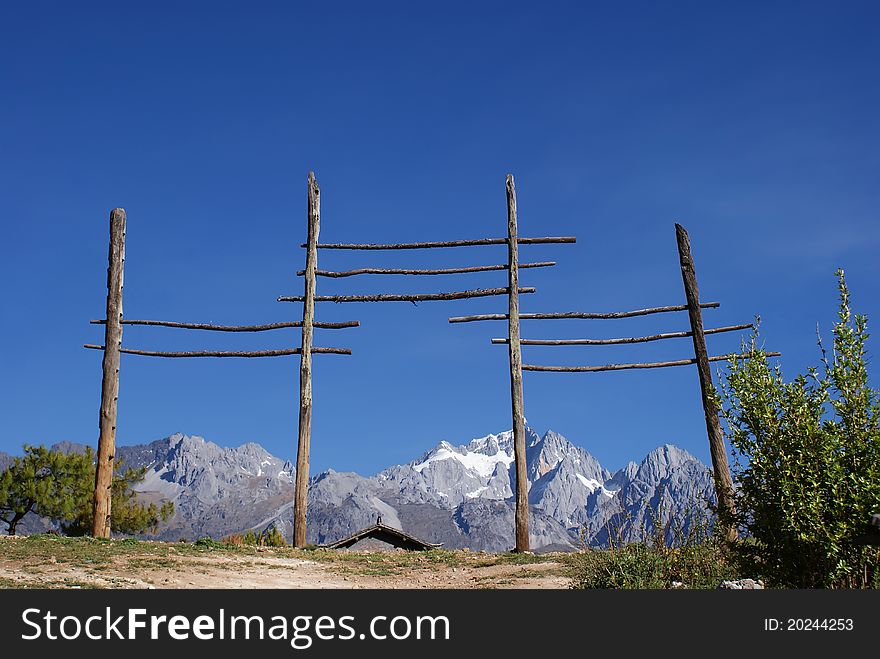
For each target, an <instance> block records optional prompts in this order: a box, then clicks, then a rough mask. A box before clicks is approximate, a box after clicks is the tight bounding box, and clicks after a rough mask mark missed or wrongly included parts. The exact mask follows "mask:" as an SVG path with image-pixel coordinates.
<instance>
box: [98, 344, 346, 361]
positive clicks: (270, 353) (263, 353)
mask: <svg viewBox="0 0 880 659" xmlns="http://www.w3.org/2000/svg"><path fill="white" fill-rule="evenodd" d="M83 347H84V348H91V349H92V350H103V349H104V346H99V345H92V344H90V343H87V344H85V345H84V346H83ZM119 352H121V353H124V354H126V355H142V356H144V357H172V358H173V357H284V356H287V355H299V354H301V350H300V348H282V349H280V350H187V351H182V352H166V351H156V350H137V349H134V348H120V349H119ZM312 354H313V355H318V354H326V355H350V354H351V350H350V349H349V348H314V347H313V348H312Z"/></svg>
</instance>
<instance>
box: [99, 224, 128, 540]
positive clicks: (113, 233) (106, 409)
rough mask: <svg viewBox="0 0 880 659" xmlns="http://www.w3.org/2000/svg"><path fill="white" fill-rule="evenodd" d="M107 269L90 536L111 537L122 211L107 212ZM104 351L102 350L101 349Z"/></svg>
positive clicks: (122, 254) (121, 260)
mask: <svg viewBox="0 0 880 659" xmlns="http://www.w3.org/2000/svg"><path fill="white" fill-rule="evenodd" d="M108 262H109V264H108V267H107V308H106V316H107V319H108V322H107V325H106V327H105V328H104V345H105V346H106V349H104V359H103V363H102V366H101V367H102V369H103V376H102V378H101V411H100V414H99V420H98V426H99V429H100V435H99V436H98V455H97V461H96V466H95V498H94V505H93V508H92V513H93V514H92V535H93V536H94V537H96V538H109V537H110V501H111V495H112V492H111V487H112V484H113V458H114V457H115V455H116V409H117V401H118V399H119V352H120V348H121V346H122V322H121V321H122V280H123V273H124V266H125V210H123V209H122V208H114V209H113V210H112V211H111V212H110V250H109V255H108ZM102 349H103V348H102Z"/></svg>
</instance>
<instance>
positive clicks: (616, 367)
mask: <svg viewBox="0 0 880 659" xmlns="http://www.w3.org/2000/svg"><path fill="white" fill-rule="evenodd" d="M781 354H782V353H780V352H765V353H764V356H765V357H779V356H780V355H781ZM731 357H740V358H742V359H748V358H749V355H747V354H743V355H735V354H730V355H718V356H716V357H709V358H708V361H710V362H721V361H725V360H728V359H730V358H731ZM696 363H697V360H696V359H679V360H676V361H669V362H648V363H645V364H605V365H603V366H538V365H535V364H523V367H522V369H523V370H524V371H547V372H551V373H596V372H599V371H625V370H628V369H632V368H665V367H667V366H687V365H689V364H696Z"/></svg>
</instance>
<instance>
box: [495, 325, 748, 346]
mask: <svg viewBox="0 0 880 659" xmlns="http://www.w3.org/2000/svg"><path fill="white" fill-rule="evenodd" d="M750 328H754V324H752V323H743V324H742V325H728V326H726V327H714V328H712V329H707V330H705V331H704V332H703V333H704V334H721V333H723V332H735V331H737V330H744V329H750ZM687 336H691V332H666V333H665V334H651V335H650V336H624V337H620V338H615V339H520V345H524V346H611V345H621V344H630V343H648V342H650V341H661V340H663V339H680V338H683V337H687ZM492 343H494V344H496V345H499V344H505V343H508V339H502V338H496V339H492Z"/></svg>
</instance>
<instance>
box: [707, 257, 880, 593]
mask: <svg viewBox="0 0 880 659" xmlns="http://www.w3.org/2000/svg"><path fill="white" fill-rule="evenodd" d="M837 275H838V287H839V292H840V306H839V312H838V319H837V322H836V323H835V325H834V331H833V335H834V340H833V351H832V355H831V358H830V359H829V358H828V356H827V355H826V353H825V351H824V349H823V348H822V343H821V339H820V340H819V347H820V350H821V353H822V358H821V367H819V368H810V369H809V370H808V372H807V373H806V374H802V375H798V376H797V377H796V378H795V379H794V380H792V381H790V382H786V381H785V380H784V379H783V376H782V369H781V367H780V366H779V365H776V366H773V367H771V366H770V365H768V363H767V360H766V356H765V354H764V352H763V351H762V350H761V349H759V348H758V347H757V330H756V333H755V335H754V336H753V337H752V340H751V343H750V344H749V345H746V346H744V352H745V353H746V357H745V358H738V357H734V358H732V359H731V361H730V364H729V372H728V374H727V376H726V379H725V381H724V382H723V383H722V396H723V401H720V402H721V404H722V408H723V412H722V414H723V417H724V419H725V422H726V426H727V429H728V437H729V439H730V443H731V446H732V448H733V453H734V457H735V460H734V464H733V471H734V479H735V481H736V482H737V485H738V487H737V490H736V494H735V498H736V506H737V513H736V516H735V520H734V522H735V523H736V524H737V525H738V527H739V528H740V529H741V530H742V531H743V532H744V533H745V534H746V535H747V536H750V538H751V539H750V540H749V541H746V542H741V543H739V545H738V547H737V551H738V556H739V559H740V560H741V561H742V564H743V565H744V566H746V567H747V569H748V570H749V571H750V572H756V573H757V574H758V575H759V576H761V577H763V579H764V580H765V582H766V583H768V585H776V586H788V587H797V588H822V587H829V588H833V587H871V586H872V584H873V585H874V586H875V587H876V585H877V581H878V579H880V563H878V550H877V548H869V547H864V546H860V545H858V544H856V543H854V539H855V538H856V537H857V536H858V535H860V534H861V533H862V532H863V531H864V527H865V525H866V523H867V521H868V519H869V517H870V515H871V514H872V513H875V512H878V511H880V406H878V393H877V392H876V391H875V390H873V389H871V388H870V386H869V385H868V372H867V365H866V362H867V359H866V350H865V344H866V341H867V339H868V332H867V318H866V317H864V316H860V315H855V316H854V315H853V314H852V312H851V310H850V293H849V290H848V289H847V286H846V281H845V279H844V275H843V271H842V270H839V271H838V273H837Z"/></svg>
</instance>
